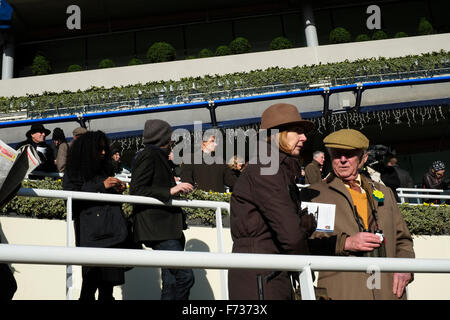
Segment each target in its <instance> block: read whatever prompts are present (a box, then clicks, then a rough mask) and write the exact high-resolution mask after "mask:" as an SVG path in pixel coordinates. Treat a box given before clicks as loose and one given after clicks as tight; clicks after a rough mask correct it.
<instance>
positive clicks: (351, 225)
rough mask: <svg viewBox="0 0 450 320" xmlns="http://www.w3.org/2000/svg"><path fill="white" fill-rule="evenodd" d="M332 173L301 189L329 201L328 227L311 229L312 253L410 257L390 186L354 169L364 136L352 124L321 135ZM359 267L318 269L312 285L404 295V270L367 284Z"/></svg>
mask: <svg viewBox="0 0 450 320" xmlns="http://www.w3.org/2000/svg"><path fill="white" fill-rule="evenodd" d="M323 142H324V145H325V147H326V148H327V149H328V153H329V155H330V159H331V165H332V168H333V171H332V173H331V174H330V175H329V176H328V177H327V178H326V179H325V181H322V182H319V183H315V184H312V185H311V186H310V187H308V188H305V189H302V191H301V198H302V200H303V201H311V202H318V203H328V204H334V205H335V206H336V209H335V224H334V230H333V232H317V231H316V232H314V234H313V235H312V236H311V239H310V245H311V250H312V252H313V253H314V254H318V255H339V256H359V257H361V256H363V257H390V258H414V256H415V255H414V249H413V241H412V238H411V234H410V232H409V230H408V227H407V225H406V223H405V221H404V220H403V217H402V214H401V212H400V210H399V208H398V205H397V201H396V200H395V196H394V194H393V192H392V190H391V189H390V188H388V187H386V186H384V185H382V184H380V183H378V182H375V181H373V180H371V179H370V178H368V177H366V176H364V175H361V174H359V171H358V169H360V168H361V167H362V166H363V165H364V163H365V162H366V160H367V157H368V154H367V152H366V150H367V149H368V147H369V139H368V138H367V137H366V136H365V135H364V134H363V133H361V132H359V131H357V130H354V129H342V130H339V131H335V132H332V133H331V134H329V135H328V136H326V137H325V138H324V140H323ZM370 277H371V275H370V274H369V273H365V272H335V271H332V272H322V271H321V272H320V273H319V279H318V287H321V288H326V290H327V295H328V297H329V298H331V299H333V300H356V299H358V300H360V299H362V300H372V299H375V300H379V299H382V300H386V299H406V294H405V293H406V291H405V288H406V286H407V285H408V283H409V282H411V281H412V274H410V273H401V272H396V273H382V274H380V275H379V281H378V283H375V284H373V281H372V278H370Z"/></svg>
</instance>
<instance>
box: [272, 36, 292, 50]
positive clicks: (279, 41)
mask: <svg viewBox="0 0 450 320" xmlns="http://www.w3.org/2000/svg"><path fill="white" fill-rule="evenodd" d="M292 47H293V45H292V42H291V40H289V39H288V38H285V37H276V38H275V39H273V40H272V42H271V43H270V50H282V49H290V48H292Z"/></svg>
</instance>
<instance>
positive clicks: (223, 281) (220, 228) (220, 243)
mask: <svg viewBox="0 0 450 320" xmlns="http://www.w3.org/2000/svg"><path fill="white" fill-rule="evenodd" d="M216 228H217V249H218V252H220V253H225V246H224V240H223V224H222V208H221V207H217V209H216ZM220 283H221V288H222V299H223V300H228V281H227V270H220Z"/></svg>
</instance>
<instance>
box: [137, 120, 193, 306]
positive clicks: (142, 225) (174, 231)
mask: <svg viewBox="0 0 450 320" xmlns="http://www.w3.org/2000/svg"><path fill="white" fill-rule="evenodd" d="M171 135H172V128H171V126H170V125H169V124H168V123H167V122H165V121H163V120H158V119H152V120H147V121H146V122H145V127H144V133H143V138H144V139H143V142H144V145H145V147H144V148H143V149H142V150H141V151H139V152H138V154H137V155H136V157H135V159H134V161H133V166H132V169H131V182H130V194H131V195H138V196H145V197H152V198H156V199H158V200H161V201H162V202H168V201H169V200H170V199H172V198H173V197H174V196H176V195H177V194H179V193H188V192H191V191H192V190H193V186H192V185H191V184H189V183H179V184H176V183H175V179H174V175H173V171H172V168H171V166H170V164H169V154H170V151H171V145H172V144H171ZM132 217H133V223H134V241H135V242H137V243H141V244H143V245H144V246H145V247H150V248H152V249H154V250H174V251H184V247H185V237H184V234H183V230H184V229H185V228H186V222H185V217H184V215H183V212H182V210H181V208H179V207H170V206H154V205H143V204H135V205H134V207H133V216H132ZM161 278H162V292H161V300H187V299H188V298H189V293H190V289H191V288H192V286H193V285H194V274H193V272H192V270H191V269H164V268H163V269H162V270H161Z"/></svg>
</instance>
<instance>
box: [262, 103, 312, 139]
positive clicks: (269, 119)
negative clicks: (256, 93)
mask: <svg viewBox="0 0 450 320" xmlns="http://www.w3.org/2000/svg"><path fill="white" fill-rule="evenodd" d="M286 126H299V127H302V128H303V129H304V132H305V133H307V132H309V131H311V130H313V129H314V123H312V122H311V121H308V120H303V119H302V117H301V116H300V113H299V112H298V109H297V107H296V106H294V105H292V104H288V103H277V104H273V105H271V106H270V107H268V108H267V109H266V110H264V112H263V114H262V116H261V129H274V128H280V127H286Z"/></svg>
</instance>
